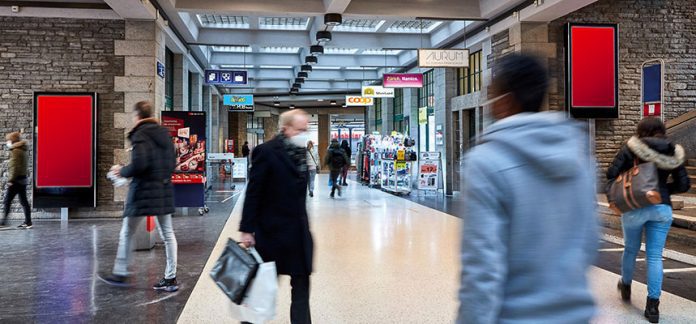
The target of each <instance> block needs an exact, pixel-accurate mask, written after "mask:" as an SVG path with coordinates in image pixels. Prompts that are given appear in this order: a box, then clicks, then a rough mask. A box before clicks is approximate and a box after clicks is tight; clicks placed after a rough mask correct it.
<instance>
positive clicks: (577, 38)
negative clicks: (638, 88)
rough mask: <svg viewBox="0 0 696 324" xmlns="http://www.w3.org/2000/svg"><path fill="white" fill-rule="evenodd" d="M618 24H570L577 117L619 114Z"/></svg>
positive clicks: (571, 79)
mask: <svg viewBox="0 0 696 324" xmlns="http://www.w3.org/2000/svg"><path fill="white" fill-rule="evenodd" d="M617 29H618V28H617V26H616V25H591V24H570V25H569V27H568V66H567V68H568V75H567V81H568V92H567V95H568V96H569V100H568V101H569V102H568V104H569V107H570V110H571V113H572V114H573V115H575V116H576V117H585V118H616V117H618V106H619V105H618V55H617V53H618V52H617V51H618V48H617V47H618V42H617Z"/></svg>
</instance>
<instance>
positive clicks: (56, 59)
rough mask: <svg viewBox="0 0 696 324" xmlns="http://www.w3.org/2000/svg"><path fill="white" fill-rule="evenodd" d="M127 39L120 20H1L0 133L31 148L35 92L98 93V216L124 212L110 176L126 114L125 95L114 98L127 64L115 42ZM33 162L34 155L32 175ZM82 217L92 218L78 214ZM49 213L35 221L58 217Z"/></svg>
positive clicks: (1, 167) (2, 170)
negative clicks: (117, 117)
mask: <svg viewBox="0 0 696 324" xmlns="http://www.w3.org/2000/svg"><path fill="white" fill-rule="evenodd" d="M124 37H125V24H124V21H120V20H76V19H62V18H24V17H0V133H2V134H5V133H8V132H11V131H17V130H21V131H22V133H23V137H24V139H26V140H27V141H28V142H29V143H30V146H31V141H32V132H31V127H32V114H33V92H34V91H60V92H97V93H98V129H99V142H98V148H97V154H98V161H97V163H98V165H97V167H98V169H97V186H98V202H97V204H98V206H99V207H98V209H97V212H98V213H100V212H103V213H115V212H117V211H121V210H122V208H123V205H122V203H116V202H114V193H113V191H114V190H113V187H112V186H111V183H110V182H109V181H108V180H107V179H106V177H105V176H106V173H107V172H108V169H109V167H111V165H113V162H114V149H117V148H122V147H123V146H124V136H123V129H116V128H115V127H114V113H117V112H122V111H123V105H124V103H123V100H124V99H123V94H122V93H119V92H114V77H115V76H121V75H124V60H123V57H119V56H116V55H115V54H114V41H115V40H119V39H124ZM3 138H4V137H3ZM66 140H69V139H66ZM66 145H69V142H66ZM30 152H31V150H30ZM7 158H8V151H7V150H3V151H2V152H1V153H0V161H2V162H1V164H0V175H1V177H0V188H4V187H5V183H6V176H7V175H6V170H7ZM32 159H33V158H32V155H31V153H30V154H29V166H30V172H31V164H32ZM30 198H31V197H30ZM15 206H17V205H15ZM13 211H15V212H16V211H18V210H17V209H13ZM83 211H84V212H93V210H92V209H85V210H78V211H77V214H78V215H79V214H80V212H83ZM50 212H52V211H49V213H38V214H35V217H57V216H59V215H57V214H55V213H50ZM13 216H16V215H13Z"/></svg>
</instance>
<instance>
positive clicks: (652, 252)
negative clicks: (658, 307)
mask: <svg viewBox="0 0 696 324" xmlns="http://www.w3.org/2000/svg"><path fill="white" fill-rule="evenodd" d="M621 224H622V227H623V234H624V245H625V248H624V252H623V260H622V263H621V280H622V281H623V282H624V283H625V284H630V283H631V281H632V280H633V270H634V268H635V265H636V257H637V256H638V251H640V245H641V239H642V237H643V228H645V241H646V242H645V255H646V257H645V259H646V261H647V264H648V297H650V298H652V299H658V298H660V294H661V292H662V250H663V249H664V248H665V241H666V240H667V233H669V228H670V226H671V225H672V207H670V206H669V205H655V206H650V207H645V208H640V209H636V210H632V211H630V212H627V213H624V214H623V216H621Z"/></svg>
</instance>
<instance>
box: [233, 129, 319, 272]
mask: <svg viewBox="0 0 696 324" xmlns="http://www.w3.org/2000/svg"><path fill="white" fill-rule="evenodd" d="M251 157H252V162H251V170H250V171H249V183H248V185H247V188H246V198H245V199H244V210H243V212H242V221H241V223H240V226H239V231H241V232H245V233H254V238H255V239H256V250H257V251H258V252H259V254H260V255H261V258H263V260H264V261H269V262H270V261H275V263H276V268H277V271H278V274H284V275H309V274H310V273H311V272H312V258H313V253H314V242H313V240H312V234H311V233H310V231H309V220H308V218H307V208H306V199H307V178H306V176H305V175H303V174H301V173H300V171H299V170H298V168H297V166H296V165H295V164H294V163H293V162H292V160H291V158H290V155H289V154H288V152H287V150H286V148H285V145H284V144H283V142H282V141H281V140H280V139H278V138H277V137H276V138H274V139H272V140H270V141H268V142H266V143H264V144H261V145H259V146H257V147H256V148H255V149H254V153H253V154H252V155H251Z"/></svg>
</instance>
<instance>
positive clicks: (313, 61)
mask: <svg viewBox="0 0 696 324" xmlns="http://www.w3.org/2000/svg"><path fill="white" fill-rule="evenodd" d="M304 61H305V63H306V64H309V65H312V64H317V63H319V59H318V58H317V57H316V56H314V55H308V56H305V58H304Z"/></svg>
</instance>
